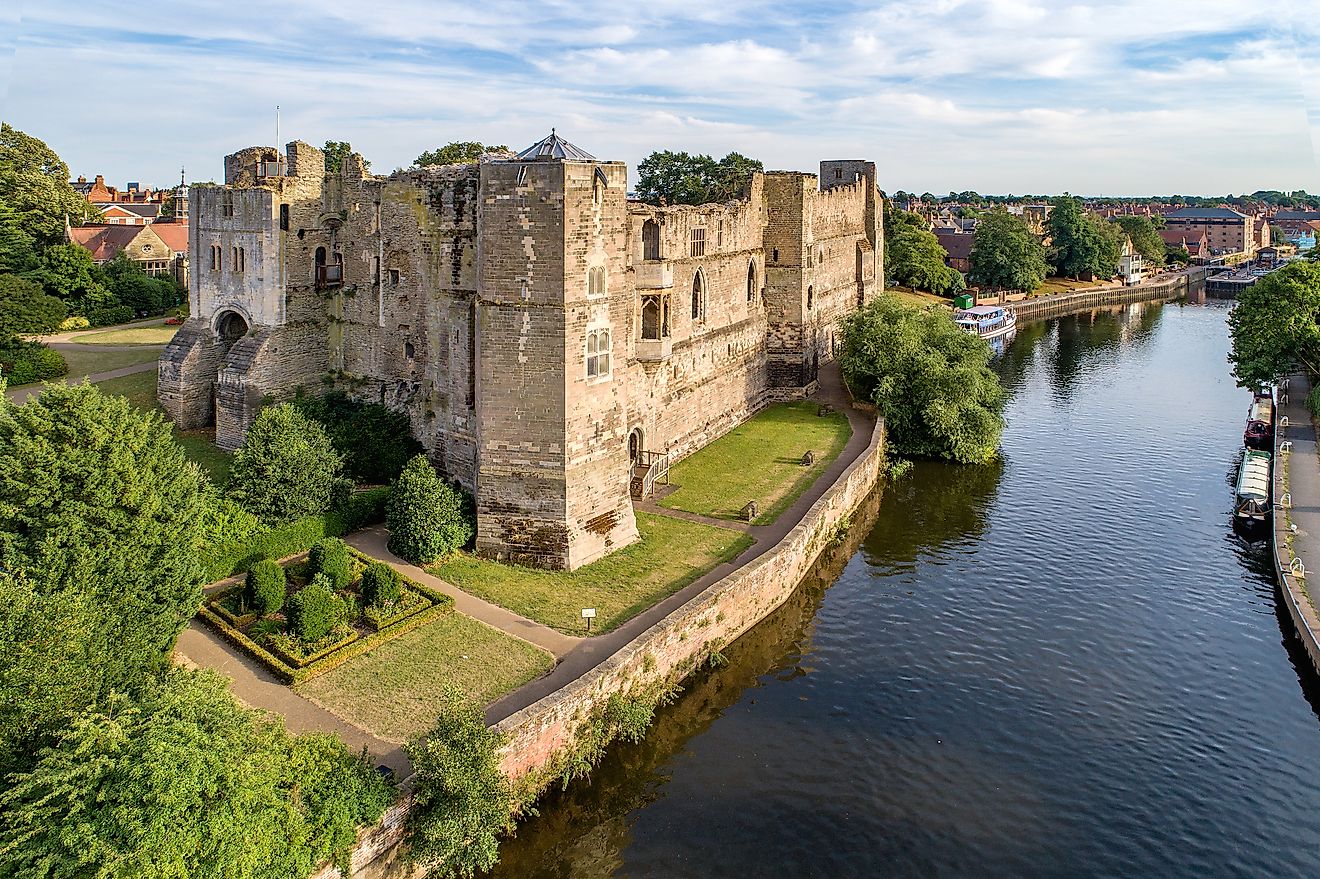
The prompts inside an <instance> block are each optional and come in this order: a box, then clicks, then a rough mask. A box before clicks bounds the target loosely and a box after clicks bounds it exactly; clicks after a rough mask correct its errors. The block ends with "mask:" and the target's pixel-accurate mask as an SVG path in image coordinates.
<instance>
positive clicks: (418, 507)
mask: <svg viewBox="0 0 1320 879" xmlns="http://www.w3.org/2000/svg"><path fill="white" fill-rule="evenodd" d="M385 527H386V528H388V529H389V532H390V542H389V548H390V552H392V553H394V554H395V555H397V556H400V557H401V558H405V559H407V560H408V561H410V562H413V563H414V564H418V565H429V564H430V563H431V562H433V561H435V560H436V559H438V558H440V557H441V556H445V555H448V554H449V553H451V552H454V551H455V550H457V549H460V548H461V547H462V546H464V545H465V544H466V543H467V542H468V541H469V540H471V539H472V536H473V535H474V534H475V533H476V522H475V516H474V515H473V512H472V509H471V505H470V503H469V502H468V499H467V496H466V495H464V493H463V492H462V491H460V490H459V489H457V488H454V487H453V486H451V485H449V483H447V482H445V481H444V480H443V479H441V478H440V476H439V474H438V473H436V472H435V468H434V467H432V466H431V463H430V462H429V461H427V460H426V456H425V455H417V456H416V457H414V458H413V459H412V460H411V461H409V462H408V464H407V466H405V467H404V468H403V473H401V474H400V475H399V479H398V481H397V482H395V483H394V486H393V488H392V489H391V491H390V499H389V501H388V502H387V503H386V505H385Z"/></svg>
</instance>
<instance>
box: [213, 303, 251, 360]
mask: <svg viewBox="0 0 1320 879" xmlns="http://www.w3.org/2000/svg"><path fill="white" fill-rule="evenodd" d="M248 329H249V327H248V322H247V318H245V317H244V316H243V315H241V314H239V313H238V312H237V311H233V310H225V311H222V312H220V314H219V315H217V316H216V319H215V334H216V337H217V338H218V339H219V341H220V347H221V348H223V349H224V350H225V352H228V351H229V349H230V348H232V347H233V346H234V343H235V342H237V341H238V340H239V339H241V338H243V337H244V336H246V335H247V334H248Z"/></svg>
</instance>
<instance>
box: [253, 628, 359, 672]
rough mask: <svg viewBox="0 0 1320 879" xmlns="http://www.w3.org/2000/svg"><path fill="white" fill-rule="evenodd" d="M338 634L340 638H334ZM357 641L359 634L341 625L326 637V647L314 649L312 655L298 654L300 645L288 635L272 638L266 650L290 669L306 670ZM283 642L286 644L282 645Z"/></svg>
mask: <svg viewBox="0 0 1320 879" xmlns="http://www.w3.org/2000/svg"><path fill="white" fill-rule="evenodd" d="M345 630H347V631H348V634H347V635H345V634H343V633H344V631H345ZM336 634H338V635H339V637H333V636H334V635H336ZM357 639H358V633H357V630H356V629H353V628H351V627H349V626H342V625H341V626H338V627H337V629H336V631H333V632H330V633H329V634H328V635H326V636H325V638H324V639H323V640H325V641H326V642H327V643H326V644H325V646H323V647H320V648H317V649H314V650H313V651H312V652H311V653H307V654H303V653H299V652H296V651H297V647H298V646H300V645H297V644H295V643H294V641H295V639H294V638H291V637H289V636H288V635H280V636H277V637H272V638H271V639H270V640H268V641H267V642H266V645H267V646H266V649H267V650H269V651H270V652H271V653H274V654H275V655H276V656H278V657H279V658H280V661H281V662H283V663H284V664H285V665H287V666H289V667H290V668H295V669H301V668H306V667H307V666H309V665H311V664H312V663H313V662H316V660H318V659H323V658H325V657H327V656H329V655H330V654H331V653H334V652H335V651H336V650H342V649H343V648H345V647H347V646H348V645H349V644H352V643H353V642H354V641H356V640H357ZM281 641H283V642H284V643H281ZM290 648H292V649H290Z"/></svg>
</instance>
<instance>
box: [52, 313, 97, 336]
mask: <svg viewBox="0 0 1320 879" xmlns="http://www.w3.org/2000/svg"><path fill="white" fill-rule="evenodd" d="M91 325H92V322H91V321H89V320H88V319H87V318H85V317H83V316H82V315H78V316H77V317H66V318H65V319H64V320H63V321H61V322H60V329H61V330H64V331H65V332H68V331H69V330H85V329H87V328H88V327H90V326H91Z"/></svg>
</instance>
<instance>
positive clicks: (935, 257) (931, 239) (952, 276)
mask: <svg viewBox="0 0 1320 879" xmlns="http://www.w3.org/2000/svg"><path fill="white" fill-rule="evenodd" d="M885 250H886V253H885V273H886V274H887V275H889V277H890V279H891V280H892V281H893V282H894V283H896V284H901V285H902V286H904V287H913V288H915V289H917V290H929V291H930V292H931V293H934V294H936V295H937V296H953V295H955V294H957V293H959V292H961V291H962V290H963V289H965V288H966V286H967V285H966V283H965V282H964V281H963V276H962V274H961V273H960V272H958V271H955V270H954V269H951V268H949V267H948V266H947V265H945V264H944V260H945V259H947V258H948V256H949V253H948V251H946V250H945V249H944V248H943V247H941V246H940V242H939V239H938V238H936V237H935V236H934V235H933V234H932V233H930V232H927V231H925V230H924V229H916V228H913V227H911V226H903V227H902V228H901V229H899V230H898V231H897V232H895V234H894V235H893V236H892V237H891V238H886V239H885Z"/></svg>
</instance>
